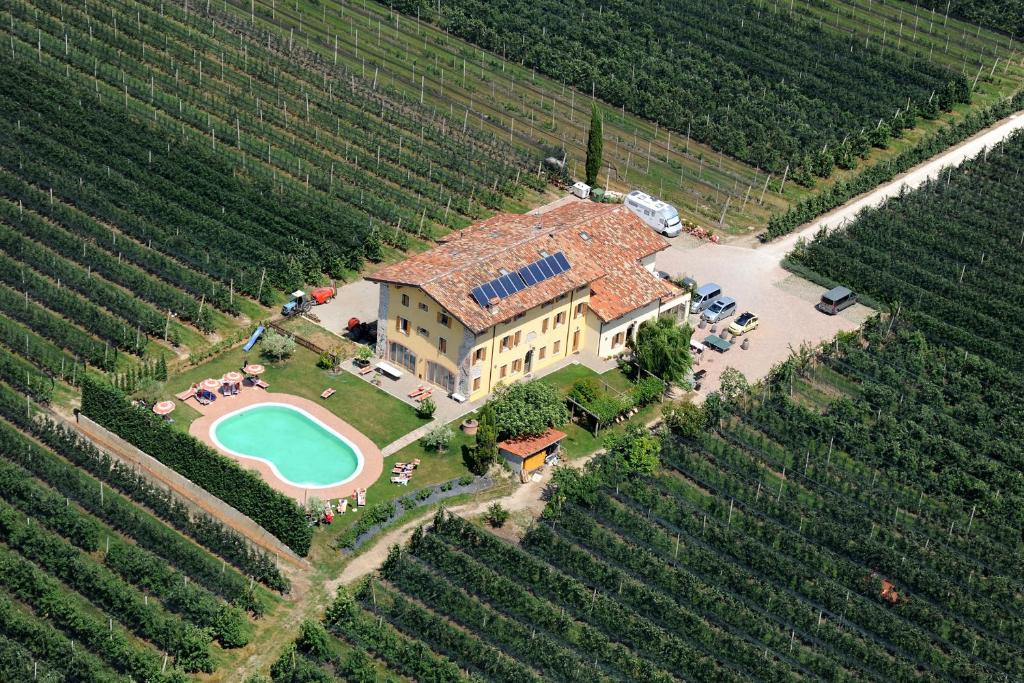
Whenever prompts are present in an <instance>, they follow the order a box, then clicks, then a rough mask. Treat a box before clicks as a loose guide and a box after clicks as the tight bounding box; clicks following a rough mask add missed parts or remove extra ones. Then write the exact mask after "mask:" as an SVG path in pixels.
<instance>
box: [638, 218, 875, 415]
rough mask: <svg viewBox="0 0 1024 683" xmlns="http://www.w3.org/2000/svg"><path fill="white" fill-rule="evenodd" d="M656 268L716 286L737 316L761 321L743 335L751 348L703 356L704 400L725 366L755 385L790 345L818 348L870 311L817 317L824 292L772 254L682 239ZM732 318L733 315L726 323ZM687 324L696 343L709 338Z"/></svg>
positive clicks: (855, 309) (693, 319)
mask: <svg viewBox="0 0 1024 683" xmlns="http://www.w3.org/2000/svg"><path fill="white" fill-rule="evenodd" d="M657 267H658V268H659V269H660V270H664V271H666V272H667V273H669V274H670V275H672V276H678V275H689V276H690V277H693V278H694V279H696V280H697V282H698V283H706V282H716V283H718V284H719V285H721V286H722V292H723V293H724V294H725V295H726V296H731V297H733V298H735V299H736V302H737V310H736V315H737V316H738V315H739V314H740V313H743V312H744V311H751V312H752V313H754V314H756V315H757V316H758V317H759V318H760V320H761V323H760V326H759V327H758V328H757V329H756V330H754V331H753V332H749V333H747V335H746V336H747V337H749V338H750V348H749V349H747V350H743V349H741V348H740V346H739V344H736V345H734V346H733V347H732V348H731V349H729V350H728V351H726V352H725V353H718V352H716V351H713V350H710V349H708V350H707V351H705V352H704V354H703V358H702V359H701V360H700V361H699V366H698V367H700V368H703V369H705V370H707V371H708V374H707V376H706V377H705V378H704V382H703V386H702V389H701V392H700V393H701V395H702V396H706V395H707V393H708V392H710V391H714V390H716V389H717V388H718V384H719V382H718V380H719V377H720V375H721V373H722V370H724V369H725V368H726V367H730V366H731V367H734V368H736V369H737V370H739V371H741V372H742V373H743V374H744V375H746V377H747V379H748V380H749V381H750V382H751V383H753V382H755V381H757V380H758V379H760V378H762V377H764V376H765V375H767V374H768V371H769V370H770V369H771V367H772V366H773V365H775V364H776V363H779V362H781V361H784V360H785V359H786V358H787V357H788V356H789V354H790V347H791V346H792V347H793V348H797V347H798V346H800V344H801V343H803V342H805V341H807V342H810V343H812V344H815V345H817V344H818V343H820V342H823V341H826V340H828V339H831V338H832V337H834V336H835V334H836V332H839V331H840V330H854V329H856V328H857V327H858V326H860V324H861V323H863V322H864V320H865V319H867V318H868V317H869V316H870V315H871V313H872V310H871V309H870V308H868V307H866V306H862V305H860V304H857V305H855V306H851V307H850V308H848V309H846V310H845V311H843V312H842V314H840V315H837V316H830V315H825V314H823V313H819V312H818V311H817V309H815V308H814V304H816V303H817V302H818V300H819V298H820V297H821V294H822V292H823V291H824V289H823V288H822V287H818V286H817V285H815V284H813V283H811V282H808V281H807V280H804V279H802V278H799V277H797V276H795V275H793V274H791V273H789V272H788V271H786V270H784V269H783V268H782V267H781V266H780V265H779V263H778V260H777V257H776V256H775V254H773V253H772V252H769V251H767V250H755V249H749V248H746V247H741V246H730V245H722V244H712V243H710V242H703V243H698V242H697V241H696V240H694V239H693V238H691V237H689V236H684V235H681V236H680V237H677V238H676V239H674V240H672V246H671V247H669V248H668V249H666V250H665V251H663V252H661V253H660V254H658V258H657ZM733 320H735V316H734V317H733V318H729V319H728V320H727V321H726V325H728V323H731V322H732V321H733ZM690 325H691V326H692V327H693V328H694V338H695V339H696V340H698V341H701V340H703V339H704V337H706V336H707V335H709V334H711V329H710V326H708V327H707V328H705V329H703V330H702V329H700V328H699V327H698V316H696V315H691V316H690ZM721 327H722V326H719V330H721Z"/></svg>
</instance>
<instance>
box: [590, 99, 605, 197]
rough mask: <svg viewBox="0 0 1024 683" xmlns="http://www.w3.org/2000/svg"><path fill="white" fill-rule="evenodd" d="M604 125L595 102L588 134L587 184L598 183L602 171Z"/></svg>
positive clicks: (594, 184) (593, 185) (591, 109)
mask: <svg viewBox="0 0 1024 683" xmlns="http://www.w3.org/2000/svg"><path fill="white" fill-rule="evenodd" d="M603 129H604V125H603V124H602V122H601V111H600V110H599V109H598V108H597V105H596V104H594V105H593V106H592V107H591V108H590V132H589V133H588V134H587V185H590V186H591V187H595V186H596V185H597V174H598V173H599V172H600V171H601V157H602V155H603V154H604V130H603Z"/></svg>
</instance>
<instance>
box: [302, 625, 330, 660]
mask: <svg viewBox="0 0 1024 683" xmlns="http://www.w3.org/2000/svg"><path fill="white" fill-rule="evenodd" d="M295 645H296V646H297V647H298V649H299V651H300V652H303V653H305V654H306V655H308V656H309V658H310V659H312V660H313V661H315V662H323V661H326V660H327V659H328V658H329V657H330V656H331V647H330V645H329V641H328V637H327V631H325V630H324V627H323V625H322V624H320V623H319V622H316V621H311V620H309V619H304V620H303V622H302V624H301V625H300V626H299V637H298V638H297V639H296V641H295Z"/></svg>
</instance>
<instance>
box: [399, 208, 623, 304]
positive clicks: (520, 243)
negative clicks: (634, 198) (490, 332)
mask: <svg viewBox="0 0 1024 683" xmlns="http://www.w3.org/2000/svg"><path fill="white" fill-rule="evenodd" d="M564 206H572V204H566V205H564ZM562 208H564V207H559V208H558V209H555V211H551V212H549V213H555V212H556V211H559V210H561V209H562ZM602 208H604V207H602ZM614 208H615V207H614V206H611V207H609V211H611V210H614ZM544 215H546V214H530V213H511V212H509V211H503V212H501V213H496V214H494V215H493V216H491V217H490V218H485V219H484V220H485V221H490V220H493V219H495V218H498V217H499V216H506V217H515V218H516V219H519V218H524V217H526V216H535V217H536V218H537V219H538V221H537V224H538V225H540V226H543V222H542V221H541V220H540V219H541V217H542V216H544ZM591 218H593V216H588V217H586V218H583V217H581V218H578V219H577V220H574V221H573V222H572V223H570V224H567V225H562V226H559V227H554V228H552V230H553V231H554V232H553V233H551V234H556V233H562V232H564V231H566V230H570V229H572V228H575V227H576V226H578V225H579V224H580V223H583V222H584V221H586V220H590V219H591ZM470 227H472V226H468V225H467V226H466V227H465V228H461V229H460V230H459V231H458V232H459V233H462V232H463V231H465V230H467V229H468V228H470ZM482 228H483V226H482V225H480V224H478V225H477V226H476V229H477V230H480V229H482ZM542 233H543V231H541V234H542ZM539 236H540V234H535V235H530V236H528V237H524V238H523V239H521V240H519V241H518V242H515V243H512V244H509V245H508V246H507V247H505V249H503V250H502V252H501V253H504V252H507V251H511V250H512V249H515V248H517V247H521V246H523V245H525V244H529V243H530V242H532V241H533V240H535V239H537V238H538V237H539ZM460 238H461V236H460ZM501 253H498V254H489V255H488V256H484V257H480V258H477V259H475V260H473V261H469V260H467V261H465V262H463V264H462V265H459V266H454V265H453V266H452V267H451V268H450V269H449V270H446V271H444V272H443V273H442V272H438V273H437V275H435V276H434V277H432V278H430V279H428V280H424V281H423V283H422V284H421V285H419V286H420V287H422V286H423V285H427V284H430V283H432V282H434V281H435V280H436V279H438V278H441V277H446V276H448V275H451V274H452V273H454V272H456V271H458V270H462V269H464V268H468V267H469V266H470V265H482V264H485V263H486V262H487V261H489V260H490V259H493V258H496V257H498V256H500V255H501ZM488 282H489V280H488Z"/></svg>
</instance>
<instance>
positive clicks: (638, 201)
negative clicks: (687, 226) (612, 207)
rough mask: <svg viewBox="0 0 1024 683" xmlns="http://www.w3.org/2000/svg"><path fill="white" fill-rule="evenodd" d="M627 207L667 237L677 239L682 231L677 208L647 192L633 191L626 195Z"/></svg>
mask: <svg viewBox="0 0 1024 683" xmlns="http://www.w3.org/2000/svg"><path fill="white" fill-rule="evenodd" d="M626 207H627V208H628V209H629V210H630V211H632V212H633V213H635V214H636V215H637V216H638V217H639V218H640V220H642V221H643V222H644V223H646V224H647V225H649V226H651V228H652V229H654V231H655V232H660V233H661V234H662V235H664V236H665V237H675V236H676V235H678V234H679V233H680V232H681V231H682V225H681V224H680V223H679V212H678V211H676V207H674V206H672V205H671V204H666V203H665V202H663V201H661V200H660V199H656V198H654V197H652V196H650V195H649V194H647V193H646V192H641V191H640V190H633V191H632V192H630V193H629V194H627V195H626Z"/></svg>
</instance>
